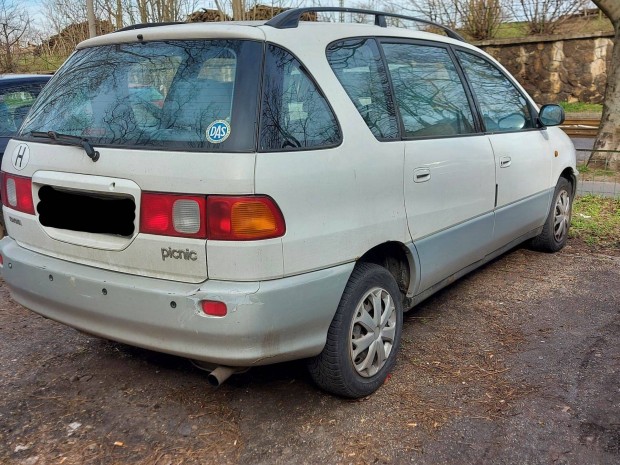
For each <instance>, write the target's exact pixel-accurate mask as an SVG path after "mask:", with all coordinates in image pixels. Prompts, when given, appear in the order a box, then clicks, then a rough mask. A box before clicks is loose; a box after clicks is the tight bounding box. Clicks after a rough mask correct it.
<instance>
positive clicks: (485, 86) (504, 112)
mask: <svg viewBox="0 0 620 465" xmlns="http://www.w3.org/2000/svg"><path fill="white" fill-rule="evenodd" d="M456 54H457V56H458V58H459V60H460V62H461V65H462V67H463V69H464V70H465V74H466V75H467V77H468V79H469V83H470V85H471V87H472V89H473V91H474V94H475V96H476V98H477V100H478V105H479V106H480V112H481V113H482V119H483V121H484V125H485V128H486V131H487V132H491V133H493V132H513V131H521V130H523V129H531V128H534V127H535V125H534V121H533V120H532V115H531V113H530V109H529V105H528V103H527V100H525V97H523V95H521V92H519V91H518V90H517V88H516V87H515V86H514V85H513V83H512V82H511V81H510V80H509V79H508V78H507V77H506V76H504V74H503V73H502V72H501V71H500V70H499V69H497V68H496V67H495V66H493V65H492V64H491V63H489V62H488V61H487V60H485V59H483V58H481V57H478V56H476V55H473V54H471V53H466V52H462V51H457V52H456Z"/></svg>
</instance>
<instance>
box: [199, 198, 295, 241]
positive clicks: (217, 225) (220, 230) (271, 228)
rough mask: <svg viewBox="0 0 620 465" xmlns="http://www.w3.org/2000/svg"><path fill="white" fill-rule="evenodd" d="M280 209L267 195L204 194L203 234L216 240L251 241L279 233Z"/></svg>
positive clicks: (281, 224) (282, 229)
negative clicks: (204, 230)
mask: <svg viewBox="0 0 620 465" xmlns="http://www.w3.org/2000/svg"><path fill="white" fill-rule="evenodd" d="M285 232H286V225H285V223H284V217H283V216H282V212H281V211H280V209H279V208H278V206H277V205H276V203H275V202H274V201H273V200H272V199H271V198H270V197H267V196H260V195H257V196H238V197H228V196H220V195H214V196H209V197H207V237H208V238H209V239H212V240H220V241H252V240H259V239H270V238H274V237H280V236H283V235H284V233H285Z"/></svg>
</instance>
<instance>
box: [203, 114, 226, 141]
mask: <svg viewBox="0 0 620 465" xmlns="http://www.w3.org/2000/svg"><path fill="white" fill-rule="evenodd" d="M228 136H230V124H228V121H226V120H223V119H218V120H216V121H213V122H212V123H211V124H210V125H209V127H208V128H207V140H208V141H209V142H211V143H212V144H221V143H222V142H224V141H225V140H226V139H228Z"/></svg>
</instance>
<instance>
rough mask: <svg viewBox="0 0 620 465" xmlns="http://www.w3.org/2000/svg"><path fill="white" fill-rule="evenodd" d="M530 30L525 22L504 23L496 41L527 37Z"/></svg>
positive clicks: (497, 33)
mask: <svg viewBox="0 0 620 465" xmlns="http://www.w3.org/2000/svg"><path fill="white" fill-rule="evenodd" d="M527 36H528V29H527V23H525V22H514V23H513V22H511V23H502V24H500V25H499V27H498V28H497V32H496V33H495V37H494V39H514V38H520V37H527Z"/></svg>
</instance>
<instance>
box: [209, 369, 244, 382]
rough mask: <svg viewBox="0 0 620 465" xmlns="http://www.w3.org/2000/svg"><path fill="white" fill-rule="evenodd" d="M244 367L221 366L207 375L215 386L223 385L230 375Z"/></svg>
mask: <svg viewBox="0 0 620 465" xmlns="http://www.w3.org/2000/svg"><path fill="white" fill-rule="evenodd" d="M242 370H243V368H241V369H240V368H236V367H226V366H219V367H217V368H216V369H215V370H213V371H212V372H211V373H209V375H208V376H207V380H208V381H209V384H210V385H211V386H213V387H219V386H221V385H222V384H223V383H224V381H226V380H227V379H228V378H230V375H232V374H234V373H237V372H239V371H242Z"/></svg>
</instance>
